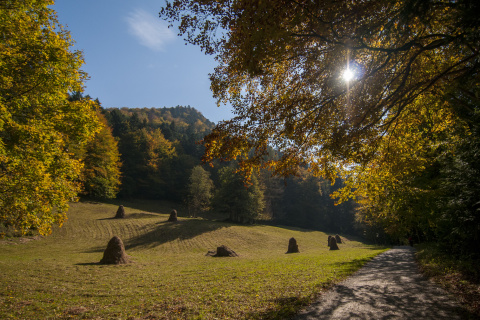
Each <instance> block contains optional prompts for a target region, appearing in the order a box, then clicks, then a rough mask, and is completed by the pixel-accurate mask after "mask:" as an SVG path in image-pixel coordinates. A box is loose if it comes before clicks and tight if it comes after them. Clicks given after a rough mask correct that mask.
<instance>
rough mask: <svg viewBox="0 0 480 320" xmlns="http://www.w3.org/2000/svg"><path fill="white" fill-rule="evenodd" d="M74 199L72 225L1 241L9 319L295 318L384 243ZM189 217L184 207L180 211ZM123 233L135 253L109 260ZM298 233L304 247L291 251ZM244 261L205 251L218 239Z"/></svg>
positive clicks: (3, 299) (3, 303) (1, 297)
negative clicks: (121, 260)
mask: <svg viewBox="0 0 480 320" xmlns="http://www.w3.org/2000/svg"><path fill="white" fill-rule="evenodd" d="M138 208H139V206H136V205H134V204H133V203H132V204H130V206H129V207H126V214H127V217H126V218H125V219H112V217H113V216H114V215H115V212H116V209H117V206H116V205H114V204H104V203H87V202H81V203H76V204H73V205H72V207H71V209H70V212H69V219H68V221H67V222H66V223H65V225H64V226H63V227H62V228H58V229H56V230H54V232H53V233H52V235H50V236H48V237H46V238H41V239H35V240H31V239H14V240H12V239H8V240H1V241H0V277H1V278H0V319H69V318H75V319H288V318H289V317H291V316H292V315H293V314H294V313H295V312H297V311H298V310H299V309H300V308H301V307H303V306H305V305H307V304H308V303H310V302H312V300H313V299H314V298H315V297H316V296H317V295H318V294H320V293H321V292H322V291H324V290H326V289H327V288H329V287H330V286H331V285H332V284H334V283H336V282H339V281H340V280H342V279H344V278H345V277H347V276H348V275H349V274H351V273H353V272H354V271H356V270H357V269H358V268H360V267H361V266H362V265H363V264H364V263H365V262H367V261H368V260H370V259H371V258H373V257H374V256H375V255H377V254H379V253H380V252H383V251H384V250H385V249H384V248H379V247H373V246H367V245H365V244H363V243H361V242H357V241H346V243H345V244H342V245H340V250H338V251H329V249H328V247H327V237H328V235H327V234H325V233H322V232H318V231H308V230H304V229H296V228H287V227H274V226H265V225H254V226H241V225H234V224H229V223H226V222H221V221H211V220H206V219H201V218H196V219H194V218H180V219H179V222H178V223H168V222H166V220H167V219H168V212H169V211H170V210H171V208H169V207H168V204H163V206H162V205H160V206H158V207H157V208H156V209H154V208H151V209H150V208H148V207H147V209H149V211H145V208H142V209H138ZM180 215H181V212H180ZM114 235H118V236H119V237H120V238H121V239H122V240H123V241H124V244H125V247H126V251H127V254H128V255H129V256H130V258H131V259H132V260H133V262H132V263H130V264H127V265H119V266H111V265H100V264H98V262H99V261H100V259H101V258H102V255H103V250H104V249H105V247H106V244H107V242H108V240H109V239H110V238H111V237H112V236H114ZM290 237H295V239H296V240H297V243H298V244H299V249H300V253H297V254H285V252H286V250H287V246H288V240H289V238H290ZM220 245H226V246H228V247H230V248H231V249H233V250H234V251H235V252H236V253H237V254H239V257H238V258H212V257H207V256H205V254H206V253H207V251H208V250H215V249H216V247H217V246H220Z"/></svg>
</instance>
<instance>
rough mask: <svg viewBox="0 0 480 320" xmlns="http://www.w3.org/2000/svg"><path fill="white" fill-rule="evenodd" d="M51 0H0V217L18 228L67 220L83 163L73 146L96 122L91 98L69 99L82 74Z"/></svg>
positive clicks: (42, 227)
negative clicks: (50, 7)
mask: <svg viewBox="0 0 480 320" xmlns="http://www.w3.org/2000/svg"><path fill="white" fill-rule="evenodd" d="M52 4H53V1H47V0H40V1H32V0H25V1H13V0H5V1H1V2H0V207H1V210H0V223H1V224H3V225H5V226H8V227H12V228H14V229H16V230H17V231H19V232H21V233H26V232H28V231H30V230H37V231H38V232H39V233H40V234H48V233H50V231H51V226H52V225H53V224H58V225H61V224H62V223H63V222H64V221H65V219H66V212H67V209H68V204H69V202H70V201H72V200H74V199H75V198H76V196H77V192H78V191H79V188H80V185H79V184H78V183H77V181H78V177H79V173H80V171H81V168H82V164H81V161H80V159H77V158H75V156H74V154H73V152H72V150H73V149H76V148H77V147H78V146H82V145H84V144H85V143H86V141H88V139H89V138H90V137H92V136H93V135H94V134H95V133H96V132H97V130H98V128H99V126H98V120H97V116H96V114H95V106H94V103H93V102H92V101H87V100H81V101H72V102H70V101H69V100H68V94H69V93H70V92H75V91H79V92H80V91H82V85H83V81H84V80H85V77H86V75H85V73H83V72H82V71H81V70H80V67H81V65H82V64H83V60H82V56H81V53H80V52H78V51H73V50H72V40H71V39H70V36H69V33H68V32H67V31H65V30H64V29H63V28H62V26H60V25H59V24H58V22H57V19H56V16H55V12H54V11H53V10H52V9H49V8H48V6H49V5H52Z"/></svg>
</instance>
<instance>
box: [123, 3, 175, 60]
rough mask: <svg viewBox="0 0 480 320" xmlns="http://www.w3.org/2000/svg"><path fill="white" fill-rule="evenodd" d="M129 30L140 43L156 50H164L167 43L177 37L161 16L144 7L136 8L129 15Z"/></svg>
mask: <svg viewBox="0 0 480 320" xmlns="http://www.w3.org/2000/svg"><path fill="white" fill-rule="evenodd" d="M126 20H127V23H128V26H129V32H130V33H131V34H132V35H134V36H135V37H136V38H137V40H138V41H139V42H140V44H142V45H144V46H146V47H147V48H150V49H152V50H154V51H164V49H165V44H166V43H167V42H169V41H171V40H173V39H174V38H175V34H174V33H173V31H172V30H171V29H168V26H167V24H166V23H165V22H164V21H162V20H160V18H159V17H157V16H155V15H153V14H151V13H149V12H147V11H145V10H142V9H136V10H134V11H133V12H132V13H130V14H129V15H128V17H127V19H126Z"/></svg>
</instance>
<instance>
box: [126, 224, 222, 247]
mask: <svg viewBox="0 0 480 320" xmlns="http://www.w3.org/2000/svg"><path fill="white" fill-rule="evenodd" d="M228 226H230V224H229V223H225V222H217V221H207V220H199V219H188V220H179V221H177V222H167V221H163V222H158V223H157V224H156V226H155V228H154V229H153V230H151V231H149V232H146V233H144V234H141V235H139V236H137V237H134V238H131V239H128V240H127V241H125V249H127V250H129V249H133V248H149V247H155V246H159V245H162V244H164V243H168V242H171V241H174V240H188V239H193V238H195V237H197V236H199V235H201V234H203V233H207V232H212V231H215V230H218V229H221V228H226V227H228Z"/></svg>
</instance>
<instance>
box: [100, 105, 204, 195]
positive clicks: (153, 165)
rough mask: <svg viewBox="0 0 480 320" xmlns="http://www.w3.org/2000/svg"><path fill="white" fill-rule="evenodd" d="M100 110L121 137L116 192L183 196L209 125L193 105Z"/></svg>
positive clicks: (201, 151) (197, 163) (114, 133)
mask: <svg viewBox="0 0 480 320" xmlns="http://www.w3.org/2000/svg"><path fill="white" fill-rule="evenodd" d="M103 111H104V114H105V117H106V118H107V120H108V122H109V125H110V126H111V127H112V132H113V135H114V136H115V137H116V138H117V139H118V140H119V150H120V153H121V161H122V164H123V166H122V173H123V174H122V186H121V189H120V192H119V196H121V197H142V198H151V199H171V200H177V201H180V200H182V199H184V198H185V197H186V196H187V193H188V190H187V186H188V183H189V175H190V172H191V170H192V168H193V167H194V166H196V165H199V164H200V155H201V154H202V153H203V147H202V146H201V145H199V144H197V141H199V140H201V139H202V138H203V136H204V135H205V134H206V133H207V132H209V131H210V129H211V128H212V126H213V124H212V123H211V122H210V121H208V120H207V119H205V117H203V116H202V115H201V114H200V113H199V112H198V111H197V110H195V109H193V108H191V107H181V106H177V107H175V108H158V109H157V108H151V109H147V108H143V109H140V108H137V109H128V108H122V109H106V110H103ZM148 148H150V151H147V149H148ZM155 150H156V151H155Z"/></svg>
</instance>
